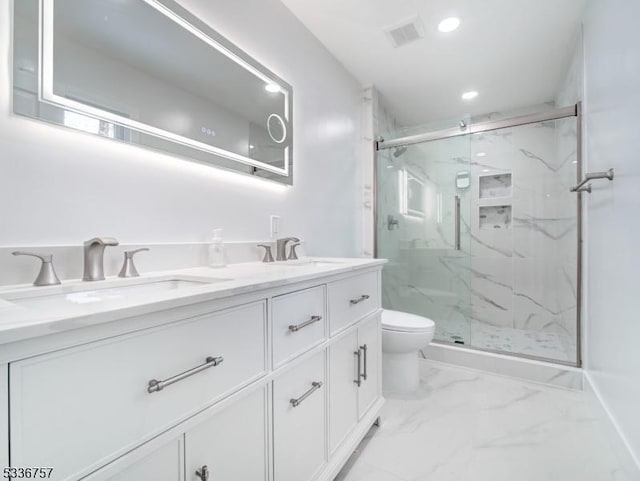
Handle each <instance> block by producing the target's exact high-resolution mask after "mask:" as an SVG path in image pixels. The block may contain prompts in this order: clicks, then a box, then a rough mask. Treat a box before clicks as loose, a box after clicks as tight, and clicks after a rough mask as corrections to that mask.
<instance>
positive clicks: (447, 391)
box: [336, 362, 631, 481]
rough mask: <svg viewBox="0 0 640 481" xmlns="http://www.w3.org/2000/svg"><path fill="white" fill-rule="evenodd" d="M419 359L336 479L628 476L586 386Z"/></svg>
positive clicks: (562, 480) (524, 480) (492, 480)
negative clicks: (406, 385)
mask: <svg viewBox="0 0 640 481" xmlns="http://www.w3.org/2000/svg"><path fill="white" fill-rule="evenodd" d="M423 365H424V369H423V372H422V384H421V387H420V390H419V391H418V392H417V393H416V394H415V395H411V396H393V395H387V396H386V398H387V403H386V405H385V407H384V410H383V413H382V417H381V425H380V427H375V426H374V427H372V429H371V431H370V432H369V433H368V434H367V437H366V438H365V440H364V441H363V442H362V443H361V445H360V446H359V447H358V450H357V451H356V452H355V453H354V455H353V456H352V458H351V459H350V460H349V462H348V463H347V464H346V466H345V468H344V469H343V470H342V471H341V472H340V473H339V474H338V476H337V478H336V481H631V479H630V478H629V477H628V476H627V474H625V472H624V471H623V470H622V468H621V467H620V465H619V462H618V459H617V457H616V455H615V453H614V452H613V451H612V448H611V447H610V445H609V444H608V442H607V440H606V439H607V438H606V435H605V434H604V432H605V426H602V425H601V422H602V421H599V420H598V417H597V411H596V410H595V407H594V406H593V405H592V404H591V403H592V401H591V399H590V398H589V397H588V394H587V393H585V392H582V391H571V390H566V389H562V388H555V387H550V386H546V385H543V384H536V383H531V382H527V381H521V380H518V379H512V378H507V377H501V376H496V375H492V374H488V373H484V372H480V371H474V370H467V369H463V368H459V367H454V366H450V365H447V364H441V363H436V362H424V363H423Z"/></svg>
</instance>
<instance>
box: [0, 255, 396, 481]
mask: <svg viewBox="0 0 640 481" xmlns="http://www.w3.org/2000/svg"><path fill="white" fill-rule="evenodd" d="M383 262H384V261H381V260H373V259H330V260H304V261H299V262H295V263H291V262H289V263H273V264H262V263H247V264H237V265H233V266H229V267H226V268H220V269H208V268H196V269H187V270H181V271H173V272H163V273H158V274H157V275H150V276H144V277H139V278H136V279H107V280H106V281H99V282H91V283H89V282H80V281H77V282H76V281H73V282H65V283H63V284H62V285H61V286H52V287H40V288H33V287H30V288H22V289H13V290H8V289H4V290H2V291H1V292H0V367H1V369H0V393H1V395H0V411H1V412H2V413H1V415H0V433H2V439H0V465H2V466H12V467H13V468H17V469H19V468H37V467H42V468H52V470H51V473H50V478H49V479H55V480H59V481H62V480H77V479H87V480H91V481H97V480H118V481H124V480H131V481H133V480H135V481H140V480H153V481H178V480H181V481H182V480H198V479H200V480H207V479H209V480H238V481H239V480H242V481H258V480H261V481H268V480H274V481H310V480H332V479H333V478H334V477H335V475H336V474H337V472H338V471H339V470H340V468H341V467H342V466H343V464H344V463H345V461H346V460H347V459H348V457H349V456H350V455H351V453H352V452H353V450H354V449H355V447H356V446H357V445H358V443H359V442H360V441H361V440H362V438H363V437H364V435H365V434H366V432H367V431H368V430H369V428H370V427H371V425H372V424H373V423H374V422H375V421H376V419H377V418H378V416H379V414H380V409H381V407H382V405H383V402H384V401H383V398H382V396H381V382H380V381H381V380H380V372H381V368H380V361H381V354H380V316H381V308H380V271H381V269H382V264H383ZM47 472H48V471H47ZM14 474H16V477H15V479H18V477H19V475H18V474H17V473H14ZM37 477H42V476H37Z"/></svg>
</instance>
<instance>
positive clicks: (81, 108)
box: [14, 0, 293, 184]
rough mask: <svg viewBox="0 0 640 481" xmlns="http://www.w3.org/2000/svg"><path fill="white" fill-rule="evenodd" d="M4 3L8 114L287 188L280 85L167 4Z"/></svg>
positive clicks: (288, 141) (286, 131) (88, 0)
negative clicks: (10, 31) (10, 91)
mask: <svg viewBox="0 0 640 481" xmlns="http://www.w3.org/2000/svg"><path fill="white" fill-rule="evenodd" d="M14 5H15V8H14V12H15V13H14V32H15V34H14V35H15V42H14V111H15V112H16V113H18V114H22V115H27V116H29V117H34V118H38V119H41V120H45V121H48V122H53V123H56V124H60V125H64V126H66V127H70V128H74V129H77V130H81V131H84V132H89V133H92V134H95V135H99V136H102V137H108V138H111V139H114V140H118V141H121V142H127V143H131V144H136V145H138V146H143V147H146V148H152V149H157V150H161V151H164V152H167V153H169V154H172V155H175V156H179V157H183V158H187V159H191V160H195V161H199V162H203V163H208V164H211V165H215V166H217V167H223V168H226V169H231V170H235V171H240V172H244V173H246V174H249V175H255V176H261V177H265V178H269V179H272V180H276V181H279V182H282V183H287V184H290V183H292V174H293V172H292V133H293V125H292V88H291V86H290V85H288V84H287V83H286V82H285V81H284V80H283V79H281V78H280V77H278V76H277V75H275V74H274V73H273V72H271V71H270V70H269V69H267V68H266V67H264V66H263V65H261V64H260V63H259V62H257V61H256V60H255V59H253V58H251V57H249V56H248V55H247V54H245V53H244V52H242V51H241V50H240V49H239V48H238V47H236V46H235V45H233V44H231V43H230V42H229V41H228V40H226V39H225V38H223V37H221V36H220V35H219V34H218V33H217V32H215V31H214V30H212V29H211V28H210V27H208V26H207V25H206V24H204V23H203V22H202V21H200V20H199V19H198V18H196V17H194V16H193V15H192V14H190V13H189V12H188V11H186V10H185V9H184V8H182V7H180V6H179V5H178V4H177V3H176V2H174V1H172V0H127V1H111V0H20V1H19V2H14ZM39 38H40V39H41V42H40V43H39V40H38V39H39ZM39 45H40V48H39Z"/></svg>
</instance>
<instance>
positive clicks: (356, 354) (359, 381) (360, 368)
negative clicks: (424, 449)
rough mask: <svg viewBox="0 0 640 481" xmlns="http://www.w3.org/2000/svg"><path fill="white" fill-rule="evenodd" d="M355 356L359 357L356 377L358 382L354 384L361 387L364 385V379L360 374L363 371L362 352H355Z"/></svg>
mask: <svg viewBox="0 0 640 481" xmlns="http://www.w3.org/2000/svg"><path fill="white" fill-rule="evenodd" d="M353 354H354V355H355V356H357V357H358V375H357V376H356V380H355V381H353V382H354V383H356V384H357V385H358V387H360V386H361V385H362V381H361V380H360V378H361V377H362V374H360V371H362V351H360V349H358V350H357V351H354V352H353Z"/></svg>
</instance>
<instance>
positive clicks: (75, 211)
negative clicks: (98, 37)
mask: <svg viewBox="0 0 640 481" xmlns="http://www.w3.org/2000/svg"><path fill="white" fill-rule="evenodd" d="M180 3H182V4H183V5H184V6H185V7H186V8H188V9H189V10H191V11H192V12H193V13H195V14H196V15H198V16H199V17H200V18H202V19H203V20H204V21H206V22H208V23H209V24H210V25H211V26H212V27H213V28H215V29H216V30H218V31H219V32H220V33H221V34H223V35H225V36H226V37H227V38H229V40H231V41H232V42H234V43H235V44H237V45H238V46H239V47H241V48H242V49H244V50H245V51H246V52H247V53H249V54H250V55H252V56H254V57H255V58H257V59H259V60H260V61H261V62H262V63H264V64H265V65H267V66H268V67H269V68H270V69H272V70H273V71H274V72H275V73H276V74H278V75H279V76H281V77H282V78H284V79H285V80H286V81H287V82H289V83H290V84H292V85H293V88H294V121H295V126H296V131H295V136H294V146H295V151H294V155H295V158H294V162H295V177H294V182H295V185H294V186H293V187H289V188H287V187H283V186H279V185H275V184H271V183H268V182H264V181H259V180H256V179H252V178H249V177H243V176H239V175H237V174H232V173H227V172H223V171H218V170H215V169H213V168H210V167H206V166H202V165H199V164H195V163H191V162H187V161H183V160H177V159H174V158H171V157H170V156H167V155H163V154H159V153H156V152H152V151H147V150H143V149H141V148H137V147H132V146H127V145H122V144H118V143H117V142H113V141H109V140H108V139H100V138H96V137H94V136H90V135H88V134H82V133H78V132H74V131H71V130H67V129H64V128H61V127H55V126H50V125H46V124H43V123H40V122H37V121H33V120H28V119H24V118H21V117H17V116H15V115H13V114H12V113H11V105H10V94H11V92H10V85H11V82H10V80H11V79H10V71H11V63H10V61H11V60H10V59H11V48H12V47H11V29H10V25H11V22H10V11H11V8H10V4H11V2H10V1H9V0H0V66H1V68H0V86H1V87H2V88H0V245H5V246H7V245H11V246H18V245H48V244H79V243H81V242H82V241H83V240H85V239H88V238H90V237H92V236H95V235H111V236H115V237H117V238H118V239H120V241H121V242H125V243H131V244H133V243H150V242H187V241H200V240H204V239H205V238H206V237H207V236H208V235H209V232H210V230H211V228H212V227H222V228H224V229H225V238H226V239H234V240H253V239H265V238H268V237H269V215H270V214H277V215H280V216H282V227H283V229H284V232H283V234H295V235H298V236H300V237H302V238H304V239H305V240H306V241H307V252H309V253H311V254H314V255H336V256H349V255H357V254H359V253H360V251H361V245H362V244H361V242H362V211H361V188H362V169H361V163H360V159H359V155H360V152H361V151H360V148H361V143H360V108H361V89H360V86H359V85H358V83H357V82H356V81H355V80H354V79H353V78H352V77H351V76H350V75H349V74H348V73H347V72H346V71H345V70H344V68H343V67H342V66H341V65H340V64H339V63H338V62H337V61H336V60H335V59H334V58H333V57H332V56H331V55H330V54H329V53H328V51H326V50H325V48H324V47H323V46H322V45H321V44H320V43H319V42H318V41H317V40H316V39H315V37H313V36H312V34H311V33H310V32H309V31H308V30H306V28H305V27H304V26H303V25H302V24H301V23H300V22H299V21H298V20H297V19H296V18H295V17H294V16H293V15H292V14H291V13H290V12H289V11H288V10H287V9H286V8H285V7H284V6H283V4H281V3H280V2H279V1H278V0H243V1H242V2H237V1H235V0H217V1H216V2H211V1H209V0H182V1H181V2H180Z"/></svg>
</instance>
